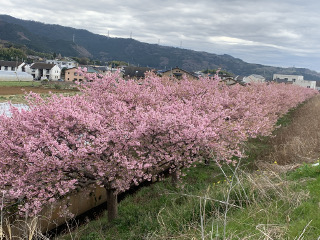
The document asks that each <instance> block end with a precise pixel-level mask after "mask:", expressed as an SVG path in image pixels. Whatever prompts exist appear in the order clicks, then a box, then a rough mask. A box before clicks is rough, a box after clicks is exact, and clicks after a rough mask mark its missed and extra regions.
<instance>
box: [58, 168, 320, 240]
mask: <svg viewBox="0 0 320 240" xmlns="http://www.w3.org/2000/svg"><path fill="white" fill-rule="evenodd" d="M227 169H228V167H225V170H226V171H227ZM219 171H220V170H219V169H218V168H217V167H216V166H214V165H213V164H212V165H209V166H208V165H204V164H200V165H198V166H197V168H191V169H190V170H189V171H188V173H187V175H186V176H185V177H183V179H182V181H181V183H180V185H179V187H178V188H175V187H173V186H172V185H171V181H170V179H165V180H164V181H163V182H158V183H155V184H153V185H151V186H148V187H143V188H141V189H140V190H139V191H138V192H136V193H135V194H132V195H130V196H128V197H126V198H125V199H124V200H123V201H122V202H121V203H120V204H119V218H118V219H117V220H115V221H114V222H113V223H112V224H110V223H108V220H107V217H106V216H105V215H104V216H103V217H102V218H100V219H98V220H94V221H91V222H90V223H89V224H87V225H85V226H81V227H79V228H78V229H77V230H76V231H74V232H73V233H72V237H71V236H70V234H67V235H65V236H61V237H59V239H81V240H89V239H192V238H194V239H201V235H202V233H203V234H204V236H205V239H211V237H215V236H217V235H219V236H220V237H219V238H217V239H222V236H223V228H224V221H223V220H224V213H225V205H224V204H223V203H221V202H218V201H225V200H226V197H227V193H228V190H229V189H230V186H232V191H231V192H230V201H229V203H231V204H233V205H234V206H237V207H231V208H230V209H229V211H228V212H227V225H226V238H227V239H265V238H264V237H265V234H267V235H269V236H271V237H272V239H295V238H297V237H298V236H299V235H300V234H302V233H303V230H304V228H305V227H306V226H307V224H308V223H309V222H310V220H312V222H311V223H310V224H309V226H308V227H307V228H306V231H305V233H304V239H317V238H318V237H319V235H320V229H319V228H320V209H319V208H320V207H319V199H320V174H319V171H320V169H319V167H318V168H314V167H312V168H311V167H310V166H303V167H302V168H300V169H298V170H296V171H294V172H291V173H289V174H287V175H286V174H284V175H272V174H271V175H270V174H269V173H267V172H258V171H256V172H254V173H252V174H247V173H243V172H242V173H240V172H239V175H238V178H239V182H238V181H234V182H233V184H232V185H230V184H228V183H227V181H224V180H223V181H221V179H220V175H215V174H213V173H214V172H216V173H217V172H219ZM310 172H311V173H312V174H313V175H312V177H310V175H309V174H310ZM229 179H230V178H229ZM205 197H206V198H207V200H205ZM200 204H202V207H201V208H202V209H205V210H204V211H203V212H204V213H203V212H202V211H201V208H200ZM201 216H202V217H203V218H204V221H203V222H204V224H203V226H204V228H203V229H204V230H203V231H201ZM212 229H213V231H212ZM217 229H218V230H217ZM259 229H260V231H259Z"/></svg>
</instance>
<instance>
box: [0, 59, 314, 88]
mask: <svg viewBox="0 0 320 240" xmlns="http://www.w3.org/2000/svg"><path fill="white" fill-rule="evenodd" d="M30 57H31V56H30ZM79 68H80V69H84V68H86V69H87V72H88V73H96V74H106V73H108V72H115V71H120V73H121V74H122V76H123V78H125V79H129V78H136V79H141V78H144V76H145V73H146V72H148V71H153V72H155V73H156V74H157V75H159V76H167V77H169V78H175V79H181V78H182V77H183V76H186V77H187V78H189V79H198V78H199V77H208V76H209V77H213V76H214V75H215V74H216V73H215V72H213V71H208V70H201V71H197V72H189V71H186V70H184V69H181V68H179V67H178V66H176V67H172V68H170V69H165V70H156V69H152V68H149V67H136V66H128V65H117V66H115V65H113V64H111V65H108V66H98V65H80V64H79V63H78V62H76V61H75V60H73V59H71V58H68V57H64V58H62V57H58V58H55V59H42V58H39V57H37V58H34V62H33V63H30V64H29V63H25V62H24V61H4V60H0V81H64V82H75V81H84V80H85V77H84V76H83V75H82V74H79V73H78V69H79ZM219 77H220V79H221V81H223V82H225V83H226V84H227V85H233V84H237V83H238V84H242V85H245V84H250V83H258V82H268V81H274V82H278V83H285V84H294V85H299V86H301V87H305V88H311V89H317V90H320V87H317V86H316V83H317V82H316V81H308V80H304V76H301V75H285V74H277V73H274V74H273V78H272V79H265V77H263V76H261V75H257V74H251V75H249V76H239V75H237V76H235V75H233V74H230V73H227V72H224V71H221V72H219Z"/></svg>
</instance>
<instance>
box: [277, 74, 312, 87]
mask: <svg viewBox="0 0 320 240" xmlns="http://www.w3.org/2000/svg"><path fill="white" fill-rule="evenodd" d="M273 81H275V82H278V83H285V84H294V85H298V86H301V87H305V88H312V89H317V87H316V84H317V81H308V80H304V79H303V76H301V75H285V74H273Z"/></svg>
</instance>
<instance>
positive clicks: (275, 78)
mask: <svg viewBox="0 0 320 240" xmlns="http://www.w3.org/2000/svg"><path fill="white" fill-rule="evenodd" d="M272 79H273V81H276V82H278V81H279V80H284V81H287V82H296V81H303V76H301V75H287V74H273V78H272Z"/></svg>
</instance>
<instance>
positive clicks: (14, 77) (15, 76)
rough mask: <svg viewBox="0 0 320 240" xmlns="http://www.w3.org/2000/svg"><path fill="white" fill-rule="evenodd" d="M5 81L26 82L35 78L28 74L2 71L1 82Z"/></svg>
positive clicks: (0, 74) (0, 73)
mask: <svg viewBox="0 0 320 240" xmlns="http://www.w3.org/2000/svg"><path fill="white" fill-rule="evenodd" d="M4 81H5V82H7V81H15V82H26V81H33V77H32V75H31V74H28V73H26V72H18V71H0V82H4Z"/></svg>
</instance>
